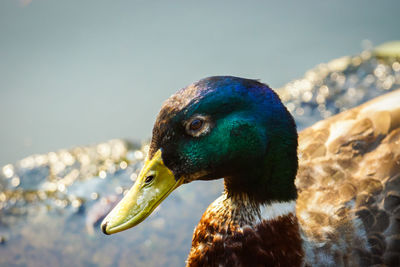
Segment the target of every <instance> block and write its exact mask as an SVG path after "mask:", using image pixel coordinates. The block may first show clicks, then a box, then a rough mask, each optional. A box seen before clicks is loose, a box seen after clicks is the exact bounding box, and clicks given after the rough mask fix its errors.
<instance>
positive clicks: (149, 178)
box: [144, 175, 154, 184]
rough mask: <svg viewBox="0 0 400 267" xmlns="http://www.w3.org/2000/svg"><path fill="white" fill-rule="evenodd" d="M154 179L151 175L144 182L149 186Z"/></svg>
mask: <svg viewBox="0 0 400 267" xmlns="http://www.w3.org/2000/svg"><path fill="white" fill-rule="evenodd" d="M153 179H154V175H149V176H147V177H146V179H145V180H144V183H145V184H149V183H150V182H151V181H153Z"/></svg>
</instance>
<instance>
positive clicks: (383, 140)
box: [101, 76, 400, 266]
mask: <svg viewBox="0 0 400 267" xmlns="http://www.w3.org/2000/svg"><path fill="white" fill-rule="evenodd" d="M215 179H223V180H224V191H223V193H222V195H221V196H220V197H219V198H217V199H216V200H215V201H214V202H213V203H212V204H210V205H209V207H208V208H207V209H206V211H205V212H204V214H203V215H202V217H201V219H200V221H199V223H198V225H197V226H196V227H195V229H194V233H193V239H192V247H191V249H190V252H189V255H188V258H187V261H186V264H187V266H372V265H375V266H399V264H400V90H397V91H394V92H391V93H388V94H386V95H383V96H381V97H378V98H375V99H373V100H371V101H369V102H367V103H364V104H362V105H361V106H358V107H356V108H354V109H351V110H347V111H344V112H342V113H340V114H338V115H335V116H332V117H330V118H328V119H325V120H323V121H320V122H317V123H316V124H314V125H313V126H311V127H309V128H307V129H305V130H302V131H301V132H300V133H298V132H297V129H296V124H295V120H294V119H293V117H292V115H291V114H290V112H289V111H288V109H287V108H286V107H285V106H284V104H283V103H282V102H281V100H280V98H279V96H278V94H277V93H276V92H275V91H274V90H272V89H271V88H270V87H269V86H268V85H266V84H264V83H261V82H260V81H258V80H253V79H245V78H239V77H233V76H213V77H208V78H205V79H202V80H200V81H197V82H195V83H193V84H191V85H189V86H187V87H185V88H183V89H181V90H179V91H178V92H177V93H175V94H174V95H172V96H171V97H170V98H168V99H167V100H166V101H165V102H164V104H163V105H162V108H161V110H160V112H159V114H158V116H157V118H156V121H155V124H154V128H153V132H152V138H151V142H150V146H149V151H148V156H147V158H146V161H145V164H144V166H143V168H142V170H141V172H140V174H139V176H138V178H137V180H136V182H135V183H134V185H133V186H132V188H131V189H130V190H129V191H128V192H127V194H126V195H125V196H124V198H123V199H122V200H121V201H120V202H119V203H118V204H117V205H116V206H115V207H114V208H113V210H112V211H111V212H110V213H109V214H108V215H107V216H106V218H105V219H104V220H103V222H102V224H101V229H102V231H103V232H104V233H105V234H107V235H110V234H114V233H118V232H121V231H124V230H127V229H129V228H131V227H134V226H136V225H138V224H139V223H140V222H142V221H143V220H145V219H146V217H147V216H149V215H150V214H151V213H152V211H154V209H155V208H156V207H157V206H158V205H159V204H160V203H161V202H162V201H163V200H164V199H165V198H166V197H167V196H168V195H169V194H171V193H172V192H173V191H174V190H175V189H176V188H178V187H180V186H184V184H188V183H191V182H193V181H196V180H206V181H207V180H215ZM178 223H179V222H177V224H178Z"/></svg>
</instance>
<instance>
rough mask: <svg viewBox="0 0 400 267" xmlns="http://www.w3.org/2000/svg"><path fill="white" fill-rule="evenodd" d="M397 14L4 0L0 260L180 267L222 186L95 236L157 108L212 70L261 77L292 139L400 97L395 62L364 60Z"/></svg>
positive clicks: (396, 34)
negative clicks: (390, 94) (289, 121)
mask: <svg viewBox="0 0 400 267" xmlns="http://www.w3.org/2000/svg"><path fill="white" fill-rule="evenodd" d="M399 8H400V2H398V1H380V2H378V1H361V0H360V1H351V2H350V1H336V2H322V1H302V2H298V1H289V2H288V3H285V4H283V3H276V2H272V1H254V2H252V3H251V4H250V3H244V2H243V1H229V2H228V1H219V2H218V3H214V2H211V1H203V2H202V3H197V2H195V1H169V2H166V1H164V2H162V1H129V2H128V1H114V2H113V3H111V2H109V1H50V0H36V1H35V0H33V1H29V0H23V1H16V0H3V1H2V2H0V34H1V35H0V38H1V42H0V58H1V60H0V73H1V79H0V123H1V125H2V126H1V127H2V128H1V129H2V131H0V146H1V148H2V149H1V150H0V166H3V167H1V169H0V265H1V266H3V265H4V266H58V265H60V266H72V265H76V266H114V265H117V266H118V265H119V266H183V265H184V260H185V258H186V255H187V253H188V252H189V249H190V242H191V236H192V232H193V228H194V226H195V225H196V224H197V222H198V220H199V219H200V216H201V214H202V213H203V212H204V210H205V208H206V207H207V206H208V205H209V203H211V202H212V200H213V199H215V198H216V197H217V196H218V195H219V194H220V193H221V191H222V183H221V181H215V182H195V183H192V184H189V185H185V186H184V187H181V188H179V189H178V190H177V191H175V192H174V194H172V195H171V196H170V197H169V198H168V199H166V200H165V201H164V202H163V204H162V205H161V206H160V207H159V208H158V210H156V212H155V213H154V214H153V215H151V216H150V217H149V219H147V220H146V221H145V222H143V223H142V224H141V225H139V226H137V227H136V228H135V229H132V230H130V231H127V232H123V233H121V234H117V235H113V236H104V235H103V234H101V233H100V231H99V229H98V223H99V221H100V220H101V218H102V216H104V215H105V213H106V212H107V211H108V210H109V209H110V208H111V207H112V206H113V205H114V204H115V202H117V201H118V199H119V198H120V197H121V196H122V194H123V193H124V191H125V190H126V189H127V188H129V187H130V185H131V184H132V182H133V181H134V180H135V179H136V177H137V173H138V171H139V169H140V167H141V166H142V160H143V159H144V157H145V155H146V150H147V146H146V140H148V138H149V137H150V133H151V127H152V124H153V122H154V118H155V116H156V114H157V112H158V110H159V108H160V105H161V102H162V101H163V100H164V99H165V98H167V97H168V96H169V95H171V94H172V93H174V92H175V91H176V90H177V89H179V88H181V87H183V86H185V85H187V84H189V83H191V82H193V81H195V80H198V79H200V78H203V77H205V76H209V75H221V74H230V75H236V76H243V77H249V78H258V79H261V81H263V82H267V83H268V84H270V85H271V86H272V87H274V88H280V89H278V91H279V93H280V95H281V97H282V100H283V101H284V102H285V104H286V105H287V106H288V108H289V109H290V111H291V112H292V114H293V115H294V116H295V118H296V122H297V124H298V128H299V129H302V128H304V127H306V126H308V125H311V124H312V123H314V122H316V121H318V120H320V119H322V118H326V117H329V116H331V115H332V114H336V113H338V112H340V111H342V110H345V109H347V108H350V107H353V106H356V105H358V104H360V103H362V102H364V101H366V100H368V99H370V98H373V97H375V96H377V95H379V94H382V93H385V92H387V91H391V90H394V89H396V88H398V87H400V63H399V58H396V57H392V58H390V57H386V56H381V55H379V54H378V55H377V54H375V53H374V51H373V49H372V47H373V45H374V44H379V43H382V42H385V41H388V40H393V39H400V31H398V27H399V26H400V19H399V17H398V14H397V13H398V12H397V11H398V10H399ZM343 55H353V56H348V57H342V56H343ZM324 62H326V63H324ZM320 63H322V64H320ZM299 77H302V78H299ZM288 81H291V82H289V83H287V82H288ZM110 139H112V140H110ZM105 140H110V141H105ZM87 144H93V145H88V146H87ZM62 148H67V149H62ZM49 151H55V152H49Z"/></svg>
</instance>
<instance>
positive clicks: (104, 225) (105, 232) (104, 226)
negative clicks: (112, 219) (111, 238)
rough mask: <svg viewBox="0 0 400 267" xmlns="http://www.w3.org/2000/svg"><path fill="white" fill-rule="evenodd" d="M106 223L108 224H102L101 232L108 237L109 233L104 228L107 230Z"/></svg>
mask: <svg viewBox="0 0 400 267" xmlns="http://www.w3.org/2000/svg"><path fill="white" fill-rule="evenodd" d="M107 223H108V222H105V223H103V224H102V225H101V230H102V231H103V233H104V234H105V235H109V233H107V230H106V228H107Z"/></svg>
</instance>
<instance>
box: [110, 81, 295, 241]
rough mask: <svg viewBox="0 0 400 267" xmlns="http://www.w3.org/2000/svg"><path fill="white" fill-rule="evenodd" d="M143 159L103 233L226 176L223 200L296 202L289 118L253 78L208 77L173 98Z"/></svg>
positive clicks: (125, 225)
mask: <svg viewBox="0 0 400 267" xmlns="http://www.w3.org/2000/svg"><path fill="white" fill-rule="evenodd" d="M147 162H148V164H146V166H145V168H144V170H143V171H142V173H141V174H140V175H139V178H138V180H137V182H136V184H135V186H136V187H135V186H134V187H135V188H136V189H135V190H133V189H134V188H132V189H131V192H132V193H131V195H130V196H129V198H130V199H126V197H125V198H124V200H123V201H122V202H121V203H120V204H119V206H120V207H118V206H117V207H116V208H115V210H116V211H113V212H112V213H111V214H110V215H109V216H108V217H107V218H106V219H105V221H104V224H103V231H105V232H106V233H113V232H118V231H121V230H124V229H126V228H129V227H132V226H134V225H136V224H137V223H138V222H140V221H141V220H143V219H144V218H145V217H146V216H148V215H149V214H150V213H151V211H152V210H153V209H154V208H155V206H157V205H158V204H159V203H160V202H161V201H162V200H163V199H164V198H165V197H166V196H167V195H168V194H169V193H170V192H171V191H172V190H173V189H175V188H176V187H177V186H179V185H181V184H182V183H188V182H191V181H193V180H210V179H218V178H224V179H225V188H226V191H227V194H228V195H234V194H245V195H247V196H248V197H249V198H250V199H253V200H254V201H256V202H259V203H266V202H269V201H274V200H281V201H285V200H291V199H295V198H296V188H295V186H294V179H295V176H296V172H297V132H296V126H295V123H294V120H293V118H292V116H291V115H290V113H289V112H288V111H287V109H286V108H285V107H284V106H283V104H282V103H281V101H280V99H279V97H278V96H277V95H276V94H275V92H274V91H272V90H271V89H270V88H269V87H268V86H267V85H265V84H262V83H260V82H258V81H255V80H249V79H243V78H237V77H230V76H218V77H210V78H206V79H203V80H200V81H199V82H197V83H194V84H192V85H190V86H188V87H186V88H184V89H182V90H180V91H178V92H177V93H176V94H174V95H173V96H171V97H170V98H169V99H168V100H167V101H166V102H165V103H164V105H163V107H162V109H161V111H160V113H159V115H158V117H157V120H156V122H155V125H154V128H153V137H152V141H151V145H150V151H149V156H148V161H147ZM149 162H159V164H158V165H155V164H153V165H151V164H150V163H149ZM150 165H151V166H150ZM149 166H150V167H151V168H150V170H147V171H145V169H146V168H147V169H149ZM160 166H161V167H160ZM161 170H162V171H161ZM165 170H168V172H165ZM159 173H160V174H161V173H164V176H161V175H160V174H159ZM165 173H168V175H166V176H165ZM167 176H168V177H167ZM165 184H168V185H165ZM164 187H165V188H164ZM160 188H161V190H160ZM133 191H134V192H133ZM156 191H158V194H155V193H154V192H156ZM150 192H153V193H152V194H150ZM146 194H147V195H148V197H147V198H148V199H149V203H150V202H151V203H150V204H148V205H147V206H146V207H144V206H143V207H142V208H141V212H138V211H137V206H138V205H137V203H138V199H141V200H142V199H143V198H146V196H145V195H146ZM128 195H129V194H128ZM128 195H127V196H128ZM155 195H157V196H155ZM123 202H124V204H123ZM135 203H136V204H135ZM140 204H141V205H142V202H141V203H140ZM128 206H129V207H135V209H132V208H127V207H128ZM118 210H119V211H118ZM121 210H123V211H121ZM132 210H135V211H133V212H132ZM124 213H128V214H124ZM139 213H140V214H139ZM143 216H144V217H143ZM116 217H118V218H117V219H115V218H116ZM127 218H129V219H127ZM132 218H133V219H132ZM110 222H112V224H113V226H111V224H110ZM104 225H105V226H104Z"/></svg>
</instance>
